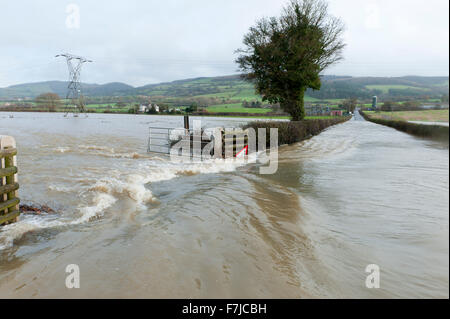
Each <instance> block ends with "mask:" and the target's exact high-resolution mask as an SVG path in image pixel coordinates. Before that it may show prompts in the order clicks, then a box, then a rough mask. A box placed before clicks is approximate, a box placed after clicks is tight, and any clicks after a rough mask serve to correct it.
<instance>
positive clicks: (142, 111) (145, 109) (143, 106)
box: [139, 104, 148, 113]
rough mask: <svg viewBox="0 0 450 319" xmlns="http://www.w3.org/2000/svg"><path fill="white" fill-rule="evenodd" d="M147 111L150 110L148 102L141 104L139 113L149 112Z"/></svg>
mask: <svg viewBox="0 0 450 319" xmlns="http://www.w3.org/2000/svg"><path fill="white" fill-rule="evenodd" d="M147 111H148V104H147V105H146V104H141V105H139V113H147Z"/></svg>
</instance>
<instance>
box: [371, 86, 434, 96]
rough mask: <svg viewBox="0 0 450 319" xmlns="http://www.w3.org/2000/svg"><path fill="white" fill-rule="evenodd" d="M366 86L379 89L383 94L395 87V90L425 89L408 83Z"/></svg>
mask: <svg viewBox="0 0 450 319" xmlns="http://www.w3.org/2000/svg"><path fill="white" fill-rule="evenodd" d="M366 88H367V89H369V90H380V91H382V92H383V93H384V94H386V93H389V90H391V89H397V90H408V89H410V90H421V91H427V89H426V88H421V87H415V86H408V85H366Z"/></svg>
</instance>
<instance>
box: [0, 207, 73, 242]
mask: <svg viewBox="0 0 450 319" xmlns="http://www.w3.org/2000/svg"><path fill="white" fill-rule="evenodd" d="M65 224H66V223H65V222H63V221H61V220H55V219H54V217H53V216H52V217H50V216H36V215H25V214H23V215H21V216H20V219H19V221H18V222H17V223H13V224H9V225H6V226H2V227H1V228H0V250H3V249H6V248H8V247H12V246H13V244H14V240H16V239H19V238H21V237H22V236H23V235H24V234H26V233H28V232H31V231H35V230H41V229H46V228H52V227H58V226H63V225H65Z"/></svg>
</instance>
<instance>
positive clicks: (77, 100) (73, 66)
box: [55, 53, 92, 117]
mask: <svg viewBox="0 0 450 319" xmlns="http://www.w3.org/2000/svg"><path fill="white" fill-rule="evenodd" d="M55 57H56V58H57V57H65V58H66V62H67V67H68V68H69V86H68V87H67V95H66V114H65V115H64V116H67V115H68V114H69V106H70V107H74V110H73V116H75V117H76V116H78V113H79V112H81V113H84V112H86V108H85V106H84V99H83V94H82V93H81V84H80V72H81V67H82V66H83V63H86V62H92V61H91V60H88V59H86V58H83V57H81V56H76V55H73V54H69V53H62V54H58V55H57V56H55Z"/></svg>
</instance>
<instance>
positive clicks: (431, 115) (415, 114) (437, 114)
mask: <svg viewBox="0 0 450 319" xmlns="http://www.w3.org/2000/svg"><path fill="white" fill-rule="evenodd" d="M364 113H366V114H367V115H368V116H370V117H371V118H375V119H382V120H394V121H422V122H448V119H449V111H448V110H420V111H398V112H373V111H372V112H371V111H368V112H364Z"/></svg>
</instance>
